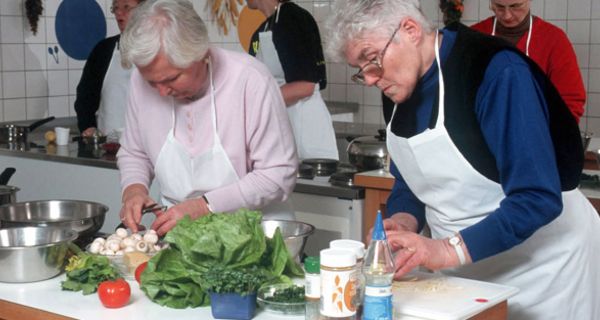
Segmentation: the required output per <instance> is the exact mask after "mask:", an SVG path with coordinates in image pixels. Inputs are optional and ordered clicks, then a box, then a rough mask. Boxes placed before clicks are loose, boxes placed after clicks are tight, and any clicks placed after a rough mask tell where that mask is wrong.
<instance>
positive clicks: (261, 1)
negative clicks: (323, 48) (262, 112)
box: [247, 0, 339, 160]
mask: <svg viewBox="0 0 600 320" xmlns="http://www.w3.org/2000/svg"><path fill="white" fill-rule="evenodd" d="M247 2H248V6H249V7H250V8H252V9H259V10H261V11H262V12H263V14H265V16H267V17H269V18H267V21H266V22H265V23H264V26H263V27H262V28H260V27H259V31H257V32H258V43H256V42H254V43H253V45H254V46H257V48H251V53H255V54H256V58H257V59H259V60H260V61H262V62H263V63H264V64H265V65H266V66H267V68H268V69H269V71H270V72H271V74H272V75H273V77H275V79H276V80H277V83H278V84H279V86H280V87H282V93H283V96H284V100H285V101H286V103H287V104H288V106H287V112H288V115H289V117H290V122H291V124H292V128H293V130H294V137H295V140H296V147H297V150H298V158H299V159H300V160H303V159H309V158H310V159H313V158H324V159H335V160H339V153H338V149H337V143H336V139H335V132H334V130H333V122H332V120H331V115H330V114H329V110H328V109H327V106H326V105H325V102H324V101H323V98H322V97H321V93H320V92H319V90H320V89H321V88H320V85H319V84H318V83H317V84H314V83H310V85H311V86H313V89H312V90H310V93H309V94H308V95H306V96H305V97H302V98H300V99H297V98H292V97H291V96H292V95H294V94H295V93H289V91H287V90H289V88H290V87H288V89H286V84H287V83H286V80H285V71H284V69H283V66H282V64H281V58H282V57H281V56H280V55H279V53H278V52H277V48H276V46H275V43H274V42H273V31H272V29H273V28H274V26H275V25H276V24H278V23H281V22H280V20H279V16H280V12H281V11H282V10H294V12H295V13H294V14H298V15H301V14H304V15H308V17H310V14H309V13H308V12H305V10H304V9H302V8H300V7H299V6H297V5H296V4H294V3H291V2H278V1H277V0H249V1H247ZM310 20H312V17H310ZM313 21H314V20H313ZM298 27H299V28H302V27H304V28H305V29H306V32H313V30H310V27H311V26H298ZM307 28H308V29H307ZM315 28H316V24H315ZM261 29H262V30H261ZM316 30H317V31H316V32H317V33H318V29H316ZM286 36H288V37H294V35H292V34H289V35H286ZM293 41H298V42H304V40H303V39H301V38H295V39H294V40H293ZM304 45H306V46H310V45H311V44H310V43H304ZM255 49H257V50H256V51H254V50H255ZM312 50H314V48H310V47H309V48H305V52H294V53H293V54H297V55H303V54H307V52H308V54H310V53H311V51H312ZM319 50H320V48H319ZM318 63H320V62H319V61H314V64H315V65H314V66H313V68H318V67H319V66H318V65H317V64H318ZM322 63H324V61H322ZM322 81H324V79H323V80H322ZM297 84H298V83H297V82H292V83H291V85H297ZM306 84H307V83H305V84H304V85H306ZM302 95H303V94H302Z"/></svg>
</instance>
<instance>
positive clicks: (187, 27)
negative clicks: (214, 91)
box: [119, 0, 209, 68]
mask: <svg viewBox="0 0 600 320" xmlns="http://www.w3.org/2000/svg"><path fill="white" fill-rule="evenodd" d="M119 46H120V47H119V49H120V50H121V63H122V64H123V66H124V67H126V68H130V67H131V66H132V65H136V66H138V67H144V66H147V65H148V64H150V63H151V62H152V61H153V60H154V59H155V58H156V55H157V54H158V53H159V52H161V51H162V52H163V53H164V54H165V55H166V57H167V59H168V60H169V62H170V63H171V64H172V65H173V66H175V67H178V68H187V67H188V66H190V65H191V64H192V63H193V62H195V61H198V60H201V59H202V58H203V57H204V56H205V54H206V52H207V51H208V47H209V39H208V31H207V30H206V25H205V24H204V22H203V21H202V19H201V18H200V16H198V14H197V13H196V11H195V10H194V7H193V5H192V3H191V2H189V1H187V0H146V1H145V2H143V3H142V4H141V5H139V6H138V7H136V8H135V9H134V10H133V11H132V15H131V17H130V18H129V21H128V23H127V27H126V28H125V30H124V31H123V33H122V34H121V40H120V44H119Z"/></svg>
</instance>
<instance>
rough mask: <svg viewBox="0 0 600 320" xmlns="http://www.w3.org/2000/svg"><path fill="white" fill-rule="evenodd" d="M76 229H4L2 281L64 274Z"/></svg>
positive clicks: (0, 241)
mask: <svg viewBox="0 0 600 320" xmlns="http://www.w3.org/2000/svg"><path fill="white" fill-rule="evenodd" d="M75 238H77V233H76V232H75V231H73V230H65V229H61V228H35V227H25V228H10V229H0V270H2V272H0V281H1V282H33V281H40V280H46V279H49V278H52V277H54V276H56V275H57V274H59V273H61V272H62V270H63V266H64V265H65V261H66V256H67V251H68V248H69V244H70V243H71V242H72V241H73V240H75Z"/></svg>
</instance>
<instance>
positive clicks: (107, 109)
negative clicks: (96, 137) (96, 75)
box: [96, 43, 131, 134]
mask: <svg viewBox="0 0 600 320" xmlns="http://www.w3.org/2000/svg"><path fill="white" fill-rule="evenodd" d="M130 76H131V70H129V69H124V68H123V66H121V53H119V44H118V43H117V46H116V47H115V50H114V52H113V58H112V59H111V60H110V65H109V66H108V70H107V71H106V76H105V77H104V82H103V83H102V92H101V97H100V107H99V108H98V114H97V115H96V118H97V121H98V130H100V132H102V133H103V134H109V133H112V132H119V131H122V130H123V127H125V108H126V106H127V93H128V91H129V77H130Z"/></svg>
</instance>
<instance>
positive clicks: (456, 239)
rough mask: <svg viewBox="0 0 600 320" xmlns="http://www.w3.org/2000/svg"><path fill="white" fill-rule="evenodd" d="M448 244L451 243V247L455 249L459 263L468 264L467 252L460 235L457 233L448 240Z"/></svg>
mask: <svg viewBox="0 0 600 320" xmlns="http://www.w3.org/2000/svg"><path fill="white" fill-rule="evenodd" d="M448 243H450V245H451V246H452V247H454V251H456V255H457V256H458V261H459V262H460V265H461V266H462V265H464V264H465V263H466V262H467V258H466V257H465V251H464V250H463V248H462V246H461V244H462V240H461V238H460V235H459V234H458V233H456V234H455V235H454V236H452V237H450V239H448Z"/></svg>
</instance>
